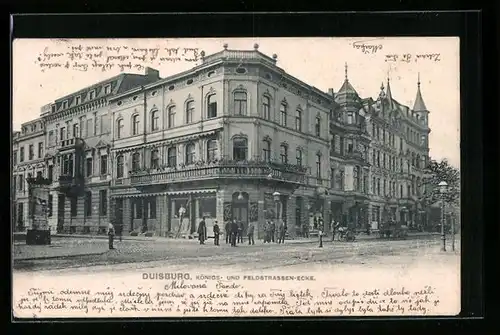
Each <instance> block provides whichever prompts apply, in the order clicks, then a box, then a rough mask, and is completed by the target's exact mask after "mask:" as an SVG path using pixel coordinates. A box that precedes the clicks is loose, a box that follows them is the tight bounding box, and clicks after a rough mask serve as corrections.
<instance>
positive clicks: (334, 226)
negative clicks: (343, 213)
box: [332, 221, 340, 242]
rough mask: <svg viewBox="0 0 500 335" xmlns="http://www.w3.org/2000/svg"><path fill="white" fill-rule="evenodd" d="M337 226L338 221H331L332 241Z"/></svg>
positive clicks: (338, 224)
mask: <svg viewBox="0 0 500 335" xmlns="http://www.w3.org/2000/svg"><path fill="white" fill-rule="evenodd" d="M339 226H340V222H338V221H337V222H335V221H333V223H332V242H333V241H335V234H336V233H337V230H338V229H339Z"/></svg>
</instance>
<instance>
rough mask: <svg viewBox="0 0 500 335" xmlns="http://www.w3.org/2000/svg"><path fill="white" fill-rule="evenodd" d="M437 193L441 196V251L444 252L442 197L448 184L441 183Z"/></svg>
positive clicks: (444, 236) (444, 235)
mask: <svg viewBox="0 0 500 335" xmlns="http://www.w3.org/2000/svg"><path fill="white" fill-rule="evenodd" d="M438 186H439V193H440V194H441V251H446V234H445V230H444V224H445V216H444V195H445V194H446V191H447V189H448V183H447V182H445V181H442V182H440V183H439V184H438Z"/></svg>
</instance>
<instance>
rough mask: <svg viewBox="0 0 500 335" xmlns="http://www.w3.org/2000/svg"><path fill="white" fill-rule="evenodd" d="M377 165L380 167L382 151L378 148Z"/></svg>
mask: <svg viewBox="0 0 500 335" xmlns="http://www.w3.org/2000/svg"><path fill="white" fill-rule="evenodd" d="M377 167H380V151H379V150H377Z"/></svg>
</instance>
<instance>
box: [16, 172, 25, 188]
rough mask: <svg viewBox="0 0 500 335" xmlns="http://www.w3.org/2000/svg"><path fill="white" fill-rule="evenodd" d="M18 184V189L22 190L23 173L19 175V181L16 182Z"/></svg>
mask: <svg viewBox="0 0 500 335" xmlns="http://www.w3.org/2000/svg"><path fill="white" fill-rule="evenodd" d="M17 185H19V191H23V190H24V177H23V175H19V182H18V183H17Z"/></svg>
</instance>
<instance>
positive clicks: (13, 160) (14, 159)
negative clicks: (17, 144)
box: [12, 150, 17, 165]
mask: <svg viewBox="0 0 500 335" xmlns="http://www.w3.org/2000/svg"><path fill="white" fill-rule="evenodd" d="M12 164H14V165H16V164H17V151H16V150H14V151H13V152H12Z"/></svg>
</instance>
